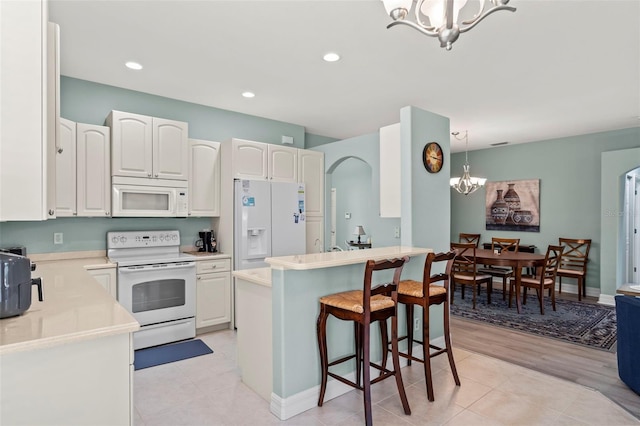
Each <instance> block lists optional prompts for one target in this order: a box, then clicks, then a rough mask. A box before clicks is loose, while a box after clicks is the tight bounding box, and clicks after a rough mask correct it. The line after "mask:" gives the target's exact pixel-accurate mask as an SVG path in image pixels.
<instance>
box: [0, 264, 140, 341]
mask: <svg viewBox="0 0 640 426" xmlns="http://www.w3.org/2000/svg"><path fill="white" fill-rule="evenodd" d="M28 257H29V258H32V257H31V256H28ZM36 257H37V256H36ZM32 260H33V259H32ZM109 267H115V265H114V264H112V263H110V262H109V261H108V259H107V258H105V257H93V258H90V257H84V258H79V259H73V260H59V261H38V262H36V270H35V271H34V272H33V273H32V276H33V277H34V278H35V277H41V278H42V288H43V296H44V301H43V302H40V301H38V297H37V290H36V288H35V287H34V288H33V289H32V290H33V292H32V298H31V307H30V308H29V309H28V310H27V311H26V312H24V313H23V314H22V315H19V316H16V317H11V318H4V319H0V354H7V353H11V352H18V351H25V350H34V349H40V348H45V347H50V346H55V345H61V344H65V343H73V342H77V341H81V340H88V339H93V338H96V337H105V336H109V335H115V334H121V333H131V332H134V331H136V330H138V329H139V328H140V325H139V324H138V322H137V321H136V320H135V319H134V318H133V316H131V314H130V313H129V312H127V310H126V309H124V308H123V307H122V306H121V305H120V304H119V303H118V302H117V301H116V300H115V299H114V298H113V297H111V295H110V294H109V293H108V292H107V291H106V290H105V289H104V288H103V287H102V286H101V285H100V284H99V283H98V282H97V281H96V280H95V279H94V278H93V277H92V276H91V275H89V273H88V272H87V271H86V270H85V268H86V269H96V268H109Z"/></svg>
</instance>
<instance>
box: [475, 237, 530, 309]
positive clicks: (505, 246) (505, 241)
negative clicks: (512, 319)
mask: <svg viewBox="0 0 640 426" xmlns="http://www.w3.org/2000/svg"><path fill="white" fill-rule="evenodd" d="M519 247H520V238H495V237H494V238H491V250H494V251H495V250H498V251H499V252H502V251H503V250H507V251H514V252H517V251H518V248H519ZM479 272H481V273H483V274H488V275H491V276H492V277H498V278H502V300H506V295H507V280H508V279H509V278H511V277H512V276H513V269H512V268H509V267H504V266H493V265H490V266H487V267H484V268H480V270H479Z"/></svg>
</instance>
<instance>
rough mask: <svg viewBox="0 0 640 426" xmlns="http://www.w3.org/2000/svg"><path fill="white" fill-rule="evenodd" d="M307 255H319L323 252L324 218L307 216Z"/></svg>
mask: <svg viewBox="0 0 640 426" xmlns="http://www.w3.org/2000/svg"><path fill="white" fill-rule="evenodd" d="M306 222H307V224H306V231H307V235H306V238H307V242H306V244H307V253H320V252H322V251H324V217H322V216H307V220H306Z"/></svg>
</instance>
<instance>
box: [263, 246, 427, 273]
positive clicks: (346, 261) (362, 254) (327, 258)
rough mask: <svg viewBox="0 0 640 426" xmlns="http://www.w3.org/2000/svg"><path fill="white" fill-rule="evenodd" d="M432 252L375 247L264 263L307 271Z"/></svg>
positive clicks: (281, 267)
mask: <svg viewBox="0 0 640 426" xmlns="http://www.w3.org/2000/svg"><path fill="white" fill-rule="evenodd" d="M431 252H433V250H432V249H428V248H421V247H404V246H392V247H376V248H371V249H365V250H349V251H331V252H326V253H312V254H301V255H296V256H281V257H268V258H266V259H265V260H264V261H265V262H267V263H268V264H269V265H271V267H272V268H274V269H295V270H308V269H319V268H331V267H334V266H344V265H353V264H356V263H364V262H366V261H367V260H369V259H372V260H376V261H377V260H384V259H392V258H396V257H402V256H417V255H420V254H427V253H431Z"/></svg>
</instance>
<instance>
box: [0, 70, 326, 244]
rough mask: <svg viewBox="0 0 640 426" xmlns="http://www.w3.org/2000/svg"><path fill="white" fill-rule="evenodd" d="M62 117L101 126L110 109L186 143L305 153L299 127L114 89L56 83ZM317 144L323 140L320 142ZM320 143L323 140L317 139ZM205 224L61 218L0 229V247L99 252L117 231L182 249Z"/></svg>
mask: <svg viewBox="0 0 640 426" xmlns="http://www.w3.org/2000/svg"><path fill="white" fill-rule="evenodd" d="M60 107H61V116H62V117H64V118H67V119H69V120H73V121H76V122H81V123H88V124H99V125H103V124H104V121H105V118H106V117H107V115H108V114H109V112H110V111H111V110H113V109H115V110H120V111H126V112H133V113H138V114H145V115H151V116H155V117H162V118H167V119H174V120H180V121H186V122H188V123H189V137H192V138H196V139H205V140H213V141H218V142H222V143H223V144H224V143H225V142H228V141H229V140H230V139H231V138H242V139H249V140H255V141H259V142H265V143H274V144H281V140H282V136H283V135H285V136H292V137H293V138H294V145H293V146H296V147H298V148H304V145H305V144H304V139H305V132H304V127H302V126H298V125H295V124H289V123H283V122H280V121H275V120H269V119H266V118H261V117H255V116H251V115H246V114H240V113H236V112H231V111H225V110H221V109H218V108H212V107H207V106H204V105H197V104H192V103H189V102H183V101H178V100H175V99H169V98H163V97H160V96H155V95H150V94H147V93H141V92H135V91H132V90H126V89H122V88H118V87H113V86H106V85H103V84H97V83H92V82H89V81H84V80H77V79H74V78H69V77H62V78H61V105H60ZM321 138H322V137H321ZM322 140H324V139H322ZM210 227H211V219H209V218H189V219H169V218H166V219H128V218H117V219H111V218H60V219H53V220H47V221H43V222H4V223H0V247H4V246H11V245H24V246H26V247H27V251H28V253H48V252H66V251H84V250H103V249H105V245H106V235H105V234H106V232H107V231H116V230H137V229H140V230H151V229H179V230H180V231H181V238H182V244H183V245H192V244H193V241H194V240H195V237H196V236H197V233H198V231H199V230H201V229H202V228H210ZM54 232H62V233H63V234H64V244H61V245H54V244H53V233H54Z"/></svg>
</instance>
